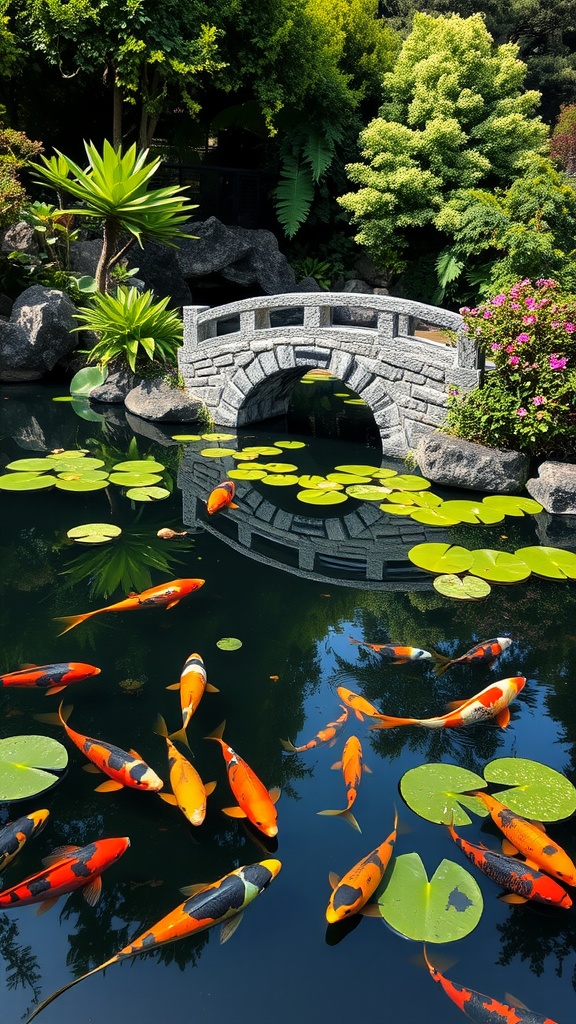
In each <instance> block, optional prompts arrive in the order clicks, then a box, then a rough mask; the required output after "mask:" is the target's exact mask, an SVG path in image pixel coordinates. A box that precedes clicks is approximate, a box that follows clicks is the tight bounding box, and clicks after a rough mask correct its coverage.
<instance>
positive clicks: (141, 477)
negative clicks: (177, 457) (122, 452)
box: [110, 473, 162, 487]
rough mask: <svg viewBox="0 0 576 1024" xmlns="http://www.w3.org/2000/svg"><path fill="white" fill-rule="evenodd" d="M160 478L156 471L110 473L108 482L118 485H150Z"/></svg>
mask: <svg viewBox="0 0 576 1024" xmlns="http://www.w3.org/2000/svg"><path fill="white" fill-rule="evenodd" d="M161 479H162V477H161V476H158V474H157V473H110V483H111V484H118V486H119V487H150V485H151V484H158V483H160V481H161Z"/></svg>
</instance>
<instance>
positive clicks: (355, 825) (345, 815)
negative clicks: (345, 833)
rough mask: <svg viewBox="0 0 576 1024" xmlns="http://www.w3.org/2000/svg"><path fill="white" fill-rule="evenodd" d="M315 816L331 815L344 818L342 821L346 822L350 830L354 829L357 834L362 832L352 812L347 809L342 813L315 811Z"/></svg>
mask: <svg viewBox="0 0 576 1024" xmlns="http://www.w3.org/2000/svg"><path fill="white" fill-rule="evenodd" d="M316 814H326V815H333V816H335V817H338V818H344V821H347V822H348V824H349V825H352V828H355V829H356V831H357V832H362V829H361V828H360V825H359V824H358V822H357V821H356V818H355V817H354V815H353V814H352V811H349V810H348V808H347V807H345V808H344V810H343V811H316Z"/></svg>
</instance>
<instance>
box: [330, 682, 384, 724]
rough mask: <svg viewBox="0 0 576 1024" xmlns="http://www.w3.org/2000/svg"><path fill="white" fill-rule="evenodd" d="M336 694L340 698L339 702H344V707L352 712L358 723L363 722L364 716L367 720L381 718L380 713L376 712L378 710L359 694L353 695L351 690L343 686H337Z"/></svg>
mask: <svg viewBox="0 0 576 1024" xmlns="http://www.w3.org/2000/svg"><path fill="white" fill-rule="evenodd" d="M336 693H337V694H338V696H339V697H340V700H341V701H343V702H344V704H345V705H346V707H349V708H350V709H351V711H353V712H354V714H355V715H356V718H357V719H358V721H360V722H363V721H364V715H366V716H367V717H368V718H381V717H382V713H381V712H380V711H378V708H376V707H374V705H373V704H371V703H370V701H369V700H366V698H365V697H362V696H361V694H359V693H354V692H353V691H352V690H348V689H346V687H345V686H339V687H337V689H336Z"/></svg>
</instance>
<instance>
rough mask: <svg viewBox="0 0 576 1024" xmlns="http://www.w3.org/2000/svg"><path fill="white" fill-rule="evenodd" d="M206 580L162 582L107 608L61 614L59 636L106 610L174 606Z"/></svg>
mask: <svg viewBox="0 0 576 1024" xmlns="http://www.w3.org/2000/svg"><path fill="white" fill-rule="evenodd" d="M205 582H206V580H196V579H193V580H192V579H190V580H171V581H170V583H162V584H161V585H160V586H159V587H150V589H149V590H143V591H142V593H141V594H129V595H128V597H126V598H124V600H123V601H117V602H116V604H109V605H107V606H106V607H105V608H95V609H94V611H93V612H84V613H83V614H82V615H60V616H58V617H57V618H56V620H55V621H56V622H63V623H64V624H65V626H66V628H65V629H63V630H62V632H61V633H58V636H64V633H67V632H68V630H69V629H74V626H77V625H78V624H79V623H80V622H84V621H85V620H86V619H91V618H92V616H93V615H103V614H104V613H105V612H132V611H134V610H135V609H136V608H166V609H168V608H174V606H175V605H177V604H178V602H179V601H181V600H182V598H183V597H187V596H188V594H192V593H193V592H194V591H195V590H199V589H200V587H203V586H204V584H205Z"/></svg>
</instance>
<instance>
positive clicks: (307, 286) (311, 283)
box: [292, 277, 323, 292]
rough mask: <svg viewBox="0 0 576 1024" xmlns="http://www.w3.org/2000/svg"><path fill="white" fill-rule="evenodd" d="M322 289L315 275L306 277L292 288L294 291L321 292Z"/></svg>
mask: <svg viewBox="0 0 576 1024" xmlns="http://www.w3.org/2000/svg"><path fill="white" fill-rule="evenodd" d="M322 290H323V289H322V288H321V287H320V285H319V284H318V281H317V280H316V278H315V277H304V278H303V279H302V280H301V281H299V282H298V284H295V285H294V287H293V288H292V291H293V292H321V291H322Z"/></svg>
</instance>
